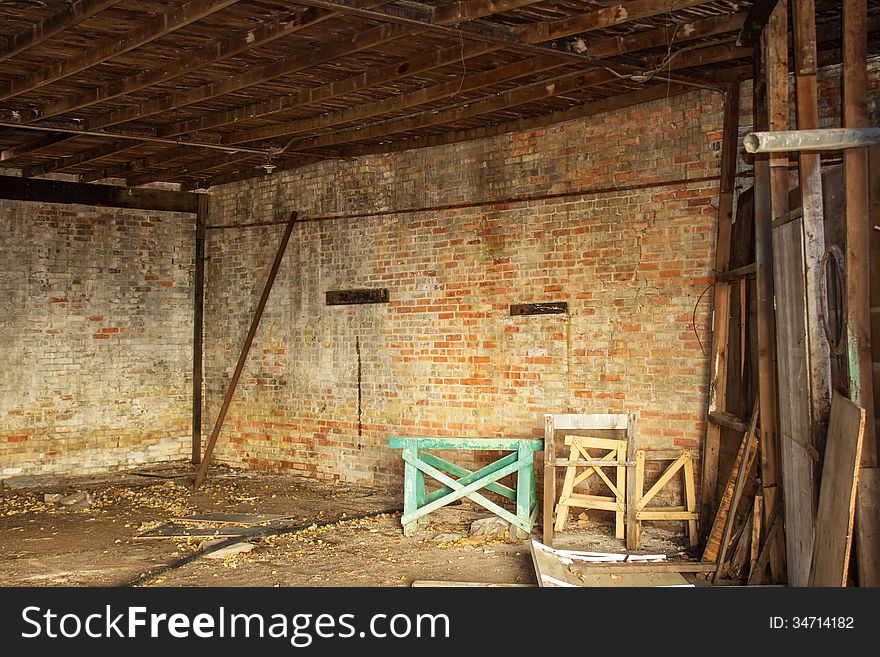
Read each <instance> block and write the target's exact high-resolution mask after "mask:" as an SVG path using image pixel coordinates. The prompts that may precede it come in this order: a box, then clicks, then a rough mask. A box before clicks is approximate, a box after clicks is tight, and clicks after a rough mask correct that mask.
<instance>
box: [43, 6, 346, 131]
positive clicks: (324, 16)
mask: <svg viewBox="0 0 880 657" xmlns="http://www.w3.org/2000/svg"><path fill="white" fill-rule="evenodd" d="M337 15H338V14H337V13H336V12H333V11H330V10H327V9H315V8H306V9H304V10H303V11H300V12H298V13H295V14H293V15H289V14H288V15H286V16H284V17H282V18H276V19H275V20H273V21H270V22H268V23H263V24H261V25H258V26H257V27H255V28H252V29H249V30H245V31H243V32H241V33H239V34H237V35H235V36H233V37H230V38H226V39H221V40H219V41H215V42H213V43H211V44H209V45H207V46H205V47H204V48H199V49H197V50H195V51H193V52H185V53H182V54H181V55H180V57H179V58H178V59H176V61H175V62H174V63H172V64H169V65H166V66H162V67H160V68H156V69H153V70H150V71H144V72H142V73H138V74H137V75H134V76H131V77H128V78H124V79H121V80H119V81H118V82H112V83H110V84H105V85H102V86H99V87H94V88H92V89H89V90H88V91H86V92H83V93H81V94H79V95H77V96H68V97H64V98H61V99H59V100H57V101H55V102H53V103H47V104H45V105H43V106H41V107H38V108H36V109H34V110H32V111H31V112H30V113H29V115H28V117H26V118H27V119H29V120H36V119H41V118H48V117H51V116H58V115H60V114H65V113H67V112H72V111H74V110H78V109H82V108H84V107H89V106H91V105H96V104H97V103H102V102H105V101H108V100H112V99H113V98H118V97H119V96H124V95H126V94H130V93H133V92H135V91H140V90H141V89H146V88H147V87H151V86H153V85H157V84H161V83H164V82H168V81H170V80H174V79H175V78H179V77H181V76H182V75H186V74H188V73H192V72H194V71H197V70H199V69H201V68H205V67H206V66H210V65H212V64H215V63H217V62H220V61H223V60H225V59H228V58H230V57H235V56H236V55H239V54H241V53H243V52H246V51H247V50H250V49H253V48H258V47H260V46H264V45H266V44H268V43H271V42H272V41H275V40H277V39H281V38H283V37H286V36H289V35H291V34H294V33H296V32H299V31H300V30H303V29H305V28H308V27H312V26H314V25H317V24H319V23H322V22H324V21H326V20H328V19H330V18H333V17H334V16H337Z"/></svg>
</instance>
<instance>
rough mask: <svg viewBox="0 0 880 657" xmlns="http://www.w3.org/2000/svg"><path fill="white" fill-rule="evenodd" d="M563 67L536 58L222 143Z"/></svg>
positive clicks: (360, 117)
mask: <svg viewBox="0 0 880 657" xmlns="http://www.w3.org/2000/svg"><path fill="white" fill-rule="evenodd" d="M560 66H565V64H564V63H561V62H560V61H559V60H558V59H556V58H555V57H533V58H531V59H527V60H522V61H518V62H514V63H512V64H508V65H506V66H501V67H499V68H494V69H490V70H488V71H481V72H478V73H473V74H471V75H467V76H465V77H463V78H461V79H454V80H450V81H448V82H444V83H443V84H438V85H434V86H431V87H423V88H421V89H418V90H416V91H412V92H410V93H405V94H397V95H394V96H390V97H388V98H385V99H383V100H379V101H376V102H373V103H366V104H363V105H357V106H355V107H349V108H347V109H344V110H340V111H337V112H331V113H329V114H321V115H317V116H311V117H308V118H305V119H300V120H297V121H290V122H287V123H276V124H274V125H271V126H264V127H260V128H253V129H251V130H243V131H241V132H236V133H233V134H231V135H229V136H228V137H226V138H224V139H223V140H222V141H223V143H225V144H241V143H245V142H249V141H257V140H261V139H271V138H273V137H281V136H288V135H296V134H301V133H303V132H309V131H312V130H321V129H324V128H328V127H330V126H333V125H339V124H342V123H352V122H355V121H364V120H366V119H369V118H372V117H374V116H380V115H382V114H387V113H389V112H398V111H402V110H405V109H408V108H410V107H416V106H418V105H423V104H425V103H430V102H434V101H438V100H442V99H444V98H453V97H455V96H456V95H458V94H459V93H464V92H468V91H477V90H479V89H483V88H486V87H491V86H493V85H496V84H499V83H501V82H506V81H509V80H515V79H517V78H521V77H525V76H528V75H535V74H538V73H541V72H543V71H547V70H550V69H553V68H558V67H560Z"/></svg>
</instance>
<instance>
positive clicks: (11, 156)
mask: <svg viewBox="0 0 880 657" xmlns="http://www.w3.org/2000/svg"><path fill="white" fill-rule="evenodd" d="M75 137H76V135H69V134H64V133H60V132H50V133H45V134H42V135H40V136H39V137H34V138H33V139H30V140H28V141H26V142H23V143H21V144H16V145H15V146H10V147H9V148H4V149H3V150H2V151H0V162H2V163H3V164H4V166H5V165H8V164H12V163H14V162H15V161H16V160H19V159H21V158H23V157H26V156H28V155H30V154H32V153H35V152H37V151H39V150H42V149H44V148H48V147H49V146H54V145H56V144H60V143H62V142H65V141H70V140H71V139H74V138H75Z"/></svg>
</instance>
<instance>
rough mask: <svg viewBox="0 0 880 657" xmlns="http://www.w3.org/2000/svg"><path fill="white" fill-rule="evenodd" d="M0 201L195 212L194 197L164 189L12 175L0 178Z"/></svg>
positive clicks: (195, 203) (196, 202)
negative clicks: (85, 183)
mask: <svg viewBox="0 0 880 657" xmlns="http://www.w3.org/2000/svg"><path fill="white" fill-rule="evenodd" d="M0 199H4V200H9V201H34V202H37V203H69V204H77V205H95V206H99V207H108V208H132V209H137V210H161V211H165V212H197V211H198V195H197V194H189V193H186V192H174V191H170V190H166V189H129V188H127V187H115V186H113V185H84V184H82V183H74V182H65V181H61V180H40V179H34V178H18V177H15V176H0Z"/></svg>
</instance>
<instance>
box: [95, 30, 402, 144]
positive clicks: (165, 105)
mask: <svg viewBox="0 0 880 657" xmlns="http://www.w3.org/2000/svg"><path fill="white" fill-rule="evenodd" d="M415 32H416V30H415V29H413V28H411V27H405V26H400V25H389V24H382V25H379V26H377V27H374V28H371V29H369V30H366V31H363V32H358V33H356V34H352V35H350V36H349V37H348V38H345V39H339V40H337V41H334V42H332V43H330V44H328V45H326V46H323V47H321V48H318V49H317V50H312V51H310V52H305V53H297V54H295V55H291V56H289V57H285V58H283V59H279V60H277V61H274V62H270V63H269V64H264V65H262V66H254V67H251V68H249V69H248V70H246V71H245V72H243V73H240V74H238V75H233V76H230V77H226V78H223V79H220V80H217V81H215V82H212V83H209V84H205V85H202V86H199V87H195V88H193V89H188V90H186V91H182V92H178V93H173V94H169V95H167V96H164V97H162V98H159V99H157V100H153V101H150V102H147V103H143V104H141V105H135V106H132V107H126V108H124V109H121V110H117V111H113V112H108V113H106V114H102V115H100V116H97V117H94V118H93V119H91V120H89V121H88V129H89V130H94V129H97V128H103V127H106V126H110V125H116V124H119V123H125V122H128V121H135V120H139V119H142V118H144V117H147V116H152V115H154V114H158V113H160V112H166V111H169V110H173V109H176V108H178V107H183V106H186V105H191V104H193V103H198V102H202V101H205V100H210V99H211V98H215V97H216V96H222V95H223V94H228V93H233V92H235V91H240V90H241V89H245V88H247V87H251V86H254V85H257V84H261V83H263V82H267V81H269V80H274V79H276V78H279V77H282V76H284V75H289V74H291V73H295V72H297V71H302V70H304V69H308V68H311V67H313V66H318V65H320V64H323V63H326V62H329V61H331V60H334V59H338V58H340V57H344V56H346V55H352V54H355V53H357V52H360V51H362V50H368V49H370V48H374V47H376V46H378V45H381V44H383V43H387V42H389V41H393V40H395V39H399V38H401V37H403V36H411V35H413V34H415Z"/></svg>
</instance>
